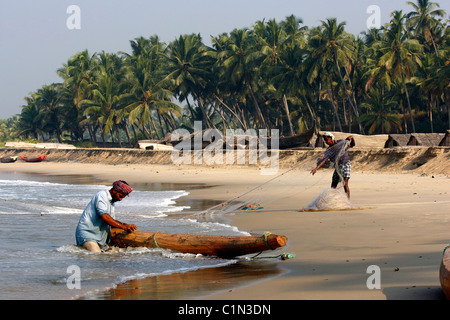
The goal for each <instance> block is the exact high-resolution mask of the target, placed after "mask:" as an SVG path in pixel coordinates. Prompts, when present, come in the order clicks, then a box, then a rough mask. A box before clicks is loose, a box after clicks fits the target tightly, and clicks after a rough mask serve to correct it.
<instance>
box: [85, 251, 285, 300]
mask: <svg viewBox="0 0 450 320" xmlns="http://www.w3.org/2000/svg"><path fill="white" fill-rule="evenodd" d="M281 273H283V270H282V269H280V268H279V267H278V264H277V263H276V262H270V261H266V260H252V261H238V262H237V263H235V264H232V265H228V266H225V267H220V268H207V269H201V270H194V271H188V272H184V273H173V274H166V275H157V276H153V277H148V278H144V279H136V280H130V281H127V282H125V283H122V284H119V285H117V287H116V288H113V289H110V290H107V291H103V292H99V293H95V294H92V295H89V296H86V297H83V299H93V300H97V299H98V300H177V299H198V298H199V297H202V296H207V295H209V294H212V293H214V292H218V291H224V290H227V289H230V288H235V287H236V286H244V285H247V284H249V283H251V282H254V281H259V280H263V279H265V278H268V277H273V276H276V275H279V274H281Z"/></svg>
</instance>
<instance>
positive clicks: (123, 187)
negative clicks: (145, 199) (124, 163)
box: [113, 180, 133, 196]
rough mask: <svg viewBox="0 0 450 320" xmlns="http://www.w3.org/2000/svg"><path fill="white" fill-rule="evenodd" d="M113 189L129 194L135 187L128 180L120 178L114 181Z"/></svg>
mask: <svg viewBox="0 0 450 320" xmlns="http://www.w3.org/2000/svg"><path fill="white" fill-rule="evenodd" d="M113 189H114V190H116V191H118V192H120V193H121V194H123V195H125V196H128V195H129V193H130V192H131V191H133V188H132V187H130V186H129V185H128V183H127V182H125V181H123V180H118V181H116V182H114V183H113Z"/></svg>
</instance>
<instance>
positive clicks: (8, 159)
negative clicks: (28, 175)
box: [0, 157, 17, 163]
mask: <svg viewBox="0 0 450 320" xmlns="http://www.w3.org/2000/svg"><path fill="white" fill-rule="evenodd" d="M16 160H17V157H2V158H0V162H1V163H12V162H16Z"/></svg>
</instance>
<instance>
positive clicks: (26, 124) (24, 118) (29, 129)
mask: <svg viewBox="0 0 450 320" xmlns="http://www.w3.org/2000/svg"><path fill="white" fill-rule="evenodd" d="M25 101H26V102H27V103H26V104H25V105H23V106H22V111H21V113H20V118H19V123H18V129H19V130H18V133H17V135H18V136H25V137H28V136H30V135H31V136H32V137H33V138H35V139H37V140H39V133H40V132H41V129H42V119H43V116H44V115H43V113H41V112H40V110H39V107H38V106H37V104H36V101H35V98H34V97H33V95H31V96H29V97H26V98H25Z"/></svg>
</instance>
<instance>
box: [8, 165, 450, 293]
mask: <svg viewBox="0 0 450 320" xmlns="http://www.w3.org/2000/svg"><path fill="white" fill-rule="evenodd" d="M434 166H436V164H434ZM442 166H447V167H448V161H447V162H446V163H442ZM311 169H312V168H311V167H301V168H299V169H297V170H294V171H292V172H289V173H288V174H286V175H285V176H284V177H283V178H280V179H279V180H277V179H275V180H274V181H272V182H270V183H268V184H267V185H265V186H263V187H262V188H260V189H257V190H255V191H253V192H250V193H249V194H248V195H247V196H244V197H243V198H240V199H239V200H244V199H247V200H252V199H256V200H257V201H259V202H260V204H261V205H262V206H264V209H262V210H255V211H245V212H244V211H242V212H238V213H235V214H224V216H223V217H222V218H223V219H227V220H229V221H230V224H232V225H234V226H237V227H238V228H239V229H240V230H243V231H248V232H250V233H259V234H262V233H264V232H266V231H270V232H272V233H275V234H281V235H285V236H287V237H288V244H287V246H286V247H284V248H283V250H281V251H279V249H278V250H277V251H275V252H273V253H271V252H269V253H268V254H269V255H270V254H279V253H281V252H283V251H284V252H288V253H293V254H295V258H293V259H289V260H285V261H281V260H275V259H267V261H266V262H264V260H257V261H256V260H255V261H248V262H242V263H238V264H237V265H232V266H228V267H226V268H223V269H222V268H218V270H215V271H211V270H209V269H208V270H199V271H193V272H187V273H184V274H178V275H175V276H171V277H160V278H159V279H157V280H158V282H159V281H161V282H162V283H166V284H167V286H168V287H169V289H166V290H165V294H161V295H159V293H158V292H156V291H157V290H159V289H158V288H157V287H158V286H155V279H154V278H153V279H152V278H148V279H145V280H142V281H137V282H129V283H126V284H124V285H123V286H119V287H118V288H117V290H116V292H114V293H111V292H109V293H108V294H105V295H103V296H98V297H97V298H99V299H113V298H121V299H158V298H161V299H213V300H248V299H251V300H298V299H304V300H310V299H338V300H353V299H368V300H385V299H388V300H394V299H443V298H444V296H443V293H442V291H441V288H440V284H439V278H438V271H439V264H440V261H441V257H442V251H443V249H444V247H445V246H446V245H448V244H449V243H450V216H449V212H450V198H449V192H450V179H449V176H448V174H442V173H439V174H434V173H433V172H423V171H418V170H411V171H396V172H393V171H387V172H382V171H381V170H376V171H375V170H370V171H371V172H368V171H365V170H363V168H361V167H359V168H358V167H356V168H355V169H353V170H352V177H351V179H350V189H351V200H352V203H353V204H354V205H355V206H357V207H358V209H356V210H349V211H321V212H299V210H300V209H302V208H304V207H306V206H307V205H308V204H309V203H310V202H311V201H312V200H313V199H314V198H315V197H316V196H317V195H318V194H319V193H320V192H321V191H322V190H324V189H326V188H328V187H329V186H330V183H331V175H332V171H331V169H323V170H320V171H319V172H318V173H317V174H316V175H315V176H312V175H311V174H310V173H309V171H310V170H311ZM286 170H287V169H280V171H279V172H278V174H282V173H283V172H285V171H286ZM0 171H9V172H27V173H40V174H48V175H61V176H70V175H73V176H76V175H80V174H83V175H92V176H94V177H96V178H97V179H98V182H99V183H105V184H110V183H111V182H112V181H114V180H117V179H123V180H126V181H128V182H129V183H130V184H131V185H133V184H141V185H142V184H146V183H182V184H204V185H207V186H211V187H209V188H194V189H192V190H189V192H190V195H189V196H188V197H189V198H191V199H207V200H220V201H225V200H229V199H233V198H234V197H237V196H239V195H241V194H244V193H246V192H249V191H250V190H252V189H254V188H256V187H258V186H259V185H261V184H263V183H265V182H267V181H268V180H270V179H272V178H274V176H264V175H261V174H260V171H259V169H258V168H257V167H255V166H252V167H244V166H228V167H227V166H220V167H207V166H172V165H150V164H138V165H133V164H119V165H110V164H108V165H105V164H89V163H71V162H65V163H58V162H50V161H47V162H45V161H44V162H41V163H33V164H31V163H23V162H17V163H13V164H2V165H1V166H0ZM130 199H132V197H130ZM212 203H214V202H212ZM138 227H139V226H138ZM150 231H151V230H150ZM373 265H375V266H378V267H379V270H380V273H379V274H380V284H381V288H380V289H372V290H370V289H369V288H368V286H367V282H368V279H369V277H370V276H372V272H370V270H371V269H370V268H369V267H370V266H373ZM233 266H234V267H233ZM368 268H369V273H368ZM164 281H165V282H164ZM205 287H206V288H205ZM163 291H164V290H163ZM175 291H176V294H175V293H174V292H175ZM170 292H172V294H170ZM183 292H186V293H185V294H183Z"/></svg>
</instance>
